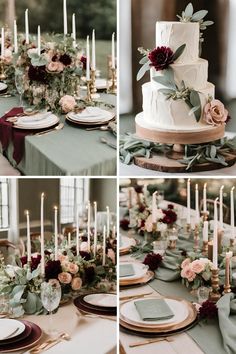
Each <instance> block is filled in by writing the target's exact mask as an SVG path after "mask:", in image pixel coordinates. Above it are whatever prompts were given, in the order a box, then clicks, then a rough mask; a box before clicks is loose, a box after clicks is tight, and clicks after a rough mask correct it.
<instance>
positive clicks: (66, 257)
mask: <svg viewBox="0 0 236 354" xmlns="http://www.w3.org/2000/svg"><path fill="white" fill-rule="evenodd" d="M58 259H59V261H60V262H61V263H62V262H67V261H68V256H64V254H59V256H58Z"/></svg>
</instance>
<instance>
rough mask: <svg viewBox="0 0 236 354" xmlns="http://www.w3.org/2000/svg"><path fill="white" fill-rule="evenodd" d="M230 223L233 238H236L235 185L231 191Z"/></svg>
mask: <svg viewBox="0 0 236 354" xmlns="http://www.w3.org/2000/svg"><path fill="white" fill-rule="evenodd" d="M230 225H231V238H232V239H234V237H235V235H234V234H235V232H234V186H233V187H232V188H231V191H230Z"/></svg>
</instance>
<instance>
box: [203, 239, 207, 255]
mask: <svg viewBox="0 0 236 354" xmlns="http://www.w3.org/2000/svg"><path fill="white" fill-rule="evenodd" d="M202 255H203V256H207V255H208V241H203V244H202Z"/></svg>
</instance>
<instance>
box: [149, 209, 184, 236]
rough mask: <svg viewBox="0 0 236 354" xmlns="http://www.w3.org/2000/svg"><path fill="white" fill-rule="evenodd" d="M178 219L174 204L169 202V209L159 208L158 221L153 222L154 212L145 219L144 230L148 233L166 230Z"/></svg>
mask: <svg viewBox="0 0 236 354" xmlns="http://www.w3.org/2000/svg"><path fill="white" fill-rule="evenodd" d="M176 221H177V214H176V212H175V211H174V206H173V204H168V206H167V209H158V210H157V222H156V223H153V222H152V214H150V215H149V216H148V218H147V220H146V221H145V225H144V230H145V231H146V232H147V233H153V232H156V231H158V232H162V231H166V229H167V227H168V225H173V224H174V223H175V222H176Z"/></svg>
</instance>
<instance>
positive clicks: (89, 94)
mask: <svg viewBox="0 0 236 354" xmlns="http://www.w3.org/2000/svg"><path fill="white" fill-rule="evenodd" d="M85 101H86V102H92V96H91V80H87V96H86V98H85Z"/></svg>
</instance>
